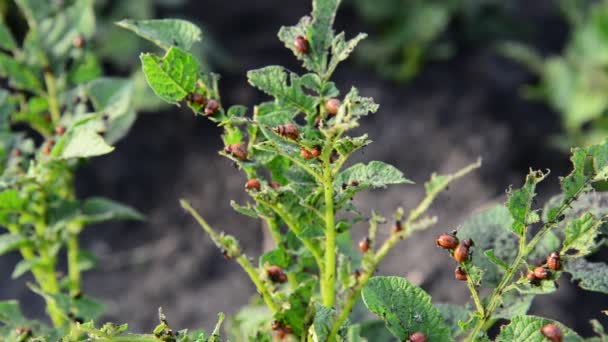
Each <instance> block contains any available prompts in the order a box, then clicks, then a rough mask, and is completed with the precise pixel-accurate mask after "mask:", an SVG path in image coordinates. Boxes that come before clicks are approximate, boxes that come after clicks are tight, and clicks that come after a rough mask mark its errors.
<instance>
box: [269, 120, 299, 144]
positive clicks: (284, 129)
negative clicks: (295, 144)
mask: <svg viewBox="0 0 608 342" xmlns="http://www.w3.org/2000/svg"><path fill="white" fill-rule="evenodd" d="M274 132H275V133H276V134H278V135H280V136H282V137H283V138H287V139H291V140H298V138H299V137H300V131H299V130H298V126H296V125H294V124H287V125H280V126H277V127H275V128H274Z"/></svg>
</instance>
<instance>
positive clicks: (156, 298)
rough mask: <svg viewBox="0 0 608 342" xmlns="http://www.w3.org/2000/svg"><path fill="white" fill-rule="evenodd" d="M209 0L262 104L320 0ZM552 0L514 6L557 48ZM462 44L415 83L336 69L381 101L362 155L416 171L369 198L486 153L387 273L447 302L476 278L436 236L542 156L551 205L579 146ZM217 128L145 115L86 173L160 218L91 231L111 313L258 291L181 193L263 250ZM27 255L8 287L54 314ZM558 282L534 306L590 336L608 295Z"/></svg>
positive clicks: (247, 245)
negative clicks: (289, 41) (561, 139)
mask: <svg viewBox="0 0 608 342" xmlns="http://www.w3.org/2000/svg"><path fill="white" fill-rule="evenodd" d="M204 3H205V4H204V6H203V5H201V4H199V1H195V0H192V1H190V3H189V5H188V6H187V7H186V8H183V9H179V14H181V15H180V16H184V15H185V16H186V17H188V18H189V19H194V20H196V21H198V22H201V23H204V24H205V27H206V29H207V31H208V32H209V34H210V35H211V36H213V37H214V38H215V40H216V42H217V43H218V44H219V45H220V46H221V47H222V48H223V50H224V51H225V52H226V53H228V55H229V56H230V57H231V60H232V61H233V63H231V64H230V65H228V66H224V68H223V70H221V73H222V74H223V76H224V78H223V80H222V83H221V88H222V92H223V101H224V104H226V103H230V104H233V103H240V104H247V105H250V106H251V105H252V104H254V103H257V102H258V101H260V100H263V99H265V97H264V96H263V95H262V94H260V93H259V92H257V91H255V90H254V89H252V88H251V87H249V86H248V85H247V82H246V79H245V76H244V75H245V71H246V70H250V69H253V68H258V67H261V66H265V65H269V64H282V65H287V66H289V67H290V68H291V69H293V70H301V68H300V67H299V65H298V63H297V62H296V61H295V59H294V58H293V57H292V56H291V53H290V52H289V51H288V50H286V49H285V48H284V47H283V46H282V44H281V43H280V42H279V41H278V40H277V39H276V32H277V31H278V28H279V27H280V26H281V25H284V24H293V23H295V22H297V20H298V19H299V17H300V16H301V15H303V14H305V13H308V12H309V11H310V5H309V1H308V0H305V1H304V0H298V1H294V0H292V1H289V5H287V6H286V5H285V4H286V2H285V1H279V0H256V1H247V0H231V1H226V0H223V1H221V0H208V1H205V2H204ZM552 3H553V2H552V1H549V0H541V1H534V2H529V1H523V0H521V1H516V2H514V4H513V5H512V8H511V11H512V15H513V16H514V17H515V18H518V20H521V24H522V26H526V27H530V28H531V31H530V33H529V34H528V35H527V36H526V37H527V40H529V43H531V44H533V45H534V46H536V47H537V48H538V49H540V50H541V51H543V52H544V53H547V54H548V53H557V52H559V51H560V49H561V46H562V44H563V41H564V39H565V38H566V35H567V29H566V26H565V24H564V23H563V22H562V20H561V19H560V16H559V15H558V13H556V10H555V8H554V6H553V5H552ZM186 14H187V15H186ZM173 15H175V13H173ZM159 16H161V17H170V16H171V13H168V12H163V13H161V14H159ZM338 27H339V28H341V29H347V30H348V32H349V33H350V34H354V33H355V31H354V30H360V31H371V30H370V29H369V28H368V27H366V25H365V23H362V22H359V20H358V19H357V18H356V16H355V13H354V12H353V11H352V10H351V9H349V8H346V9H344V10H343V11H341V13H340V14H339V17H338ZM451 29H452V30H453V32H451V34H454V32H456V33H457V32H458V27H452V28H451ZM462 45H463V46H461V48H460V49H459V50H458V53H457V54H456V56H455V57H454V58H452V59H450V60H448V61H442V62H434V63H431V64H427V65H426V66H425V67H424V69H423V71H422V72H421V74H420V75H419V76H418V77H417V78H416V79H415V80H414V82H411V83H408V84H398V83H392V82H388V81H385V80H383V79H380V78H379V77H378V76H377V75H375V74H374V73H372V72H370V71H369V70H365V69H362V68H360V67H358V66H357V65H355V64H353V63H350V62H349V63H346V64H345V65H342V66H340V68H339V69H338V71H337V73H336V82H337V84H338V85H339V86H340V88H341V89H348V88H349V87H350V85H352V84H354V85H356V86H358V87H359V88H360V90H361V92H362V93H363V94H365V95H368V96H373V97H374V98H375V100H376V102H378V103H380V104H381V109H380V111H379V112H378V113H377V114H376V115H374V116H370V117H369V118H367V119H365V120H364V121H363V125H362V127H361V130H362V131H368V132H369V135H370V137H371V138H372V139H373V140H374V141H375V143H374V144H372V145H371V146H370V147H369V148H367V149H366V150H365V151H364V152H363V153H361V154H360V155H358V156H357V157H356V160H361V161H363V160H370V159H377V160H382V161H385V162H388V163H392V164H394V165H395V166H396V167H398V168H399V169H401V170H403V172H404V173H405V175H406V177H408V178H409V179H412V180H414V181H415V182H416V185H404V186H396V187H391V188H389V189H388V190H383V191H371V192H367V193H365V194H363V195H362V196H360V197H359V198H358V199H357V204H358V205H359V206H360V207H361V208H362V209H363V210H364V212H370V210H371V209H372V208H375V209H376V210H378V211H379V212H380V213H382V214H385V215H390V214H391V213H392V211H393V210H394V209H395V208H396V207H398V206H403V207H404V208H411V207H412V206H413V205H414V204H415V203H416V201H417V200H419V199H420V198H421V196H422V194H423V186H422V184H423V183H424V181H425V180H426V179H427V178H428V176H429V175H430V173H431V172H434V171H438V172H450V171H454V170H456V169H458V168H459V167H462V166H464V165H466V164H468V163H471V162H473V161H475V160H476V159H477V158H478V157H479V156H480V157H482V158H483V163H484V164H483V168H482V169H481V170H480V171H478V172H475V173H474V174H472V175H470V176H467V177H466V178H464V179H462V180H460V181H458V182H457V183H455V184H454V185H453V186H452V187H451V188H450V190H449V191H448V192H447V193H446V194H444V195H442V196H440V197H439V199H438V200H437V202H436V203H435V204H434V205H433V209H432V211H431V213H432V214H434V215H437V216H438V217H439V223H438V224H437V225H436V226H435V227H434V228H432V229H430V230H428V231H425V232H422V233H419V234H416V235H414V236H413V237H412V238H411V239H408V240H407V241H405V242H403V243H402V245H401V246H400V247H398V248H396V249H395V250H394V251H393V252H392V253H391V254H390V255H389V257H388V258H387V260H386V262H385V263H384V264H383V265H382V266H381V270H380V272H379V273H381V274H394V275H403V276H405V277H407V278H408V279H410V280H411V281H413V282H415V283H418V284H420V285H421V286H422V287H423V288H425V289H426V290H428V291H429V292H430V293H431V294H432V295H433V300H434V301H436V302H457V303H462V302H465V301H466V299H467V298H468V296H467V289H466V286H465V285H463V284H461V283H457V282H456V281H454V280H453V269H454V267H455V264H454V262H452V261H451V260H449V259H448V258H447V257H446V255H445V253H444V252H442V251H441V250H438V249H436V248H434V243H433V238H434V237H435V236H436V235H438V234H439V233H442V232H444V231H451V230H452V229H454V228H456V227H457V226H458V224H460V223H462V222H463V220H465V219H466V218H467V217H468V216H469V215H470V214H471V213H472V212H474V211H476V210H479V209H480V208H483V207H487V206H489V205H491V204H492V203H498V202H500V201H502V200H504V190H505V189H506V188H508V186H509V185H511V184H513V185H515V186H518V185H520V184H521V182H522V180H523V176H524V175H525V173H526V171H527V170H528V168H529V167H534V168H542V169H546V168H549V169H551V170H552V171H553V172H552V175H551V181H549V182H547V184H546V185H544V186H543V187H542V188H541V189H540V192H541V194H542V196H541V203H542V201H543V200H545V199H547V198H549V197H550V195H552V194H555V193H556V192H557V191H558V189H557V176H558V175H563V174H564V173H565V172H566V171H567V167H568V162H567V155H566V154H564V153H562V152H559V151H557V150H554V149H552V148H551V147H550V146H549V145H548V144H547V143H545V142H546V141H547V138H548V137H549V136H551V135H553V134H555V133H557V132H558V131H559V123H558V117H557V115H556V114H555V113H553V112H551V111H550V110H549V109H548V108H547V107H545V106H544V105H542V104H539V103H534V102H530V101H527V100H525V99H523V98H522V97H521V96H520V92H519V90H520V88H521V87H522V86H523V85H525V84H528V83H530V82H533V81H534V77H533V76H532V75H530V74H529V73H528V72H527V71H526V70H525V69H524V68H523V67H521V66H519V65H517V64H515V63H513V62H510V61H508V60H505V59H504V58H502V57H500V56H499V55H498V54H497V53H496V52H495V50H494V49H493V45H492V44H491V43H487V42H485V43H484V42H478V43H475V44H470V43H468V44H462ZM219 133H220V131H219V130H218V129H217V128H215V127H214V126H213V125H212V123H211V122H209V121H207V120H204V119H203V118H201V117H198V118H195V117H194V116H193V115H191V114H190V113H188V112H187V111H185V110H182V111H180V110H173V109H171V110H166V111H164V112H161V113H144V114H141V115H140V117H139V118H138V121H137V123H136V124H135V126H134V127H133V129H132V132H131V134H130V135H129V136H128V137H127V138H126V139H125V140H123V141H122V142H120V143H119V144H118V146H117V150H116V151H115V152H114V153H112V154H110V155H108V156H105V157H101V158H96V159H94V160H93V161H92V162H91V163H90V164H89V165H88V166H86V167H85V168H83V169H82V170H81V171H80V174H79V177H78V189H79V193H80V196H81V197H86V196H93V195H95V196H99V195H102V196H106V197H109V198H112V199H115V200H118V201H120V202H124V203H127V204H129V205H131V206H134V207H136V208H138V209H139V210H140V211H142V212H143V213H145V214H146V215H147V217H148V219H147V221H145V222H126V223H111V224H104V225H99V226H96V227H91V228H88V230H87V231H85V233H84V242H83V245H84V246H85V247H87V248H88V249H90V250H92V251H93V252H94V253H95V254H96V255H97V256H98V258H99V268H98V269H97V270H94V271H91V272H88V273H87V274H86V275H85V277H84V279H85V281H84V288H85V290H86V293H87V294H89V295H91V296H93V297H96V298H99V299H100V300H101V301H102V302H104V303H105V304H106V305H107V316H106V318H107V319H108V320H111V321H116V322H128V323H129V324H130V326H131V328H132V329H134V330H135V331H141V332H146V331H150V330H151V329H152V328H153V326H154V325H155V323H156V319H157V308H158V307H160V306H162V307H163V310H164V312H165V313H166V315H167V317H168V318H169V320H170V322H171V323H172V324H173V325H174V326H175V327H180V328H191V329H193V328H201V327H203V328H210V327H211V326H212V325H213V323H214V322H215V319H216V314H217V313H218V312H220V311H223V312H226V313H228V314H232V313H235V312H236V310H237V309H238V307H239V306H241V305H244V304H246V303H247V302H248V301H249V299H250V298H251V296H252V295H254V293H255V291H254V288H253V286H252V285H251V284H250V282H249V281H248V279H247V277H246V276H245V275H244V273H243V272H242V271H241V270H240V269H239V267H238V265H236V264H235V263H233V262H229V261H225V260H224V259H223V258H222V256H221V254H220V252H219V251H218V250H217V249H216V248H215V247H214V246H213V244H212V243H211V241H210V240H209V239H208V238H207V237H206V236H205V234H204V233H203V231H202V230H201V229H200V228H199V227H197V225H196V224H195V223H194V221H193V220H192V219H191V218H190V217H188V216H186V214H185V213H184V212H183V210H181V208H180V207H179V204H178V202H177V199H178V198H187V199H189V200H190V201H191V202H192V205H193V206H194V207H195V208H196V209H198V210H199V211H200V213H201V214H202V215H204V216H205V218H206V219H207V220H208V221H209V222H210V223H211V224H212V225H213V226H214V227H216V228H217V229H221V230H225V231H226V232H228V233H232V234H236V235H238V237H239V239H240V241H241V243H242V245H243V246H244V249H245V251H246V252H247V253H248V254H249V255H251V256H254V257H255V256H257V255H259V254H260V252H261V246H262V241H261V236H262V234H261V229H262V227H261V225H260V224H259V223H258V222H257V221H255V220H252V219H249V218H247V217H245V216H242V215H239V214H237V213H235V212H233V211H232V209H231V207H230V204H229V202H230V200H231V199H234V200H236V201H237V202H240V203H244V202H246V201H247V196H246V194H245V192H244V191H243V184H244V182H245V178H244V176H243V175H242V174H240V173H239V172H238V171H237V170H235V169H234V168H233V167H232V165H231V163H230V162H229V161H228V160H226V159H225V158H222V157H221V156H219V155H218V154H217V153H216V152H217V151H218V150H220V149H221V147H222V146H221V141H220V139H219V135H218V134H219ZM363 228H364V227H357V228H356V229H355V231H354V235H355V237H360V236H362V234H363ZM389 229H390V227H388V226H387V227H385V229H384V230H383V231H382V232H381V234H387V233H388V230H389ZM355 241H356V240H355ZM16 260H17V258H16V256H14V255H12V256H10V257H7V258H0V269H1V270H3V272H1V274H3V276H2V278H1V280H0V281H2V284H3V286H2V289H1V290H0V294H1V296H2V297H3V298H13V297H18V298H20V299H21V300H23V301H24V302H23V303H24V305H25V309H26V312H27V313H28V314H31V315H34V316H39V317H40V316H41V315H42V312H41V307H42V306H41V300H40V299H38V298H37V297H36V296H35V295H33V294H31V293H30V292H29V291H28V290H27V289H26V288H25V286H24V282H25V281H28V280H29V279H28V278H27V277H24V278H23V279H22V280H19V281H10V280H9V277H10V276H9V275H10V271H11V269H12V268H11V267H12V265H14V262H15V261H16ZM560 284H561V285H562V286H561V287H560V290H559V291H557V292H556V293H555V294H552V295H550V296H545V297H543V298H539V299H538V300H537V301H536V302H535V305H534V312H537V313H539V312H540V313H543V314H545V315H547V316H548V317H551V318H558V319H560V320H561V321H563V322H564V323H566V324H568V325H572V326H573V327H574V328H575V329H576V330H578V331H581V332H583V333H584V334H589V333H590V331H589V330H590V329H589V324H588V320H589V319H590V318H592V317H598V316H600V313H599V311H600V310H601V309H605V307H604V306H602V305H601V303H602V300H598V299H597V298H598V297H597V296H595V295H592V294H588V293H583V292H581V291H578V290H576V289H575V288H574V286H572V285H571V284H570V283H569V281H568V279H562V281H561V282H560ZM577 303H585V305H584V306H581V305H577Z"/></svg>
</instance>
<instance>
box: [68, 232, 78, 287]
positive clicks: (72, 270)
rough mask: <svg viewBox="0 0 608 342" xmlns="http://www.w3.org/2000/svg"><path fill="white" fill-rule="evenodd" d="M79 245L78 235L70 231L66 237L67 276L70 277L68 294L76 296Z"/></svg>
mask: <svg viewBox="0 0 608 342" xmlns="http://www.w3.org/2000/svg"><path fill="white" fill-rule="evenodd" d="M79 253H80V247H79V244H78V235H77V234H73V233H70V236H69V237H68V277H69V279H70V294H71V295H72V296H76V295H78V294H79V293H80V283H81V279H80V267H79V265H78V255H79Z"/></svg>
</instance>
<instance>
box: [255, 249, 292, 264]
mask: <svg viewBox="0 0 608 342" xmlns="http://www.w3.org/2000/svg"><path fill="white" fill-rule="evenodd" d="M289 261H290V259H289V255H288V254H287V252H286V251H285V249H282V248H277V249H275V250H273V251H270V252H266V253H264V254H262V256H260V267H264V265H265V264H268V265H276V266H279V267H281V268H287V267H289Z"/></svg>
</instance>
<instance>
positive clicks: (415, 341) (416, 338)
mask: <svg viewBox="0 0 608 342" xmlns="http://www.w3.org/2000/svg"><path fill="white" fill-rule="evenodd" d="M407 342H426V336H425V335H424V334H423V333H421V332H415V333H413V334H411V335H410V337H409V338H408V339H407Z"/></svg>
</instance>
